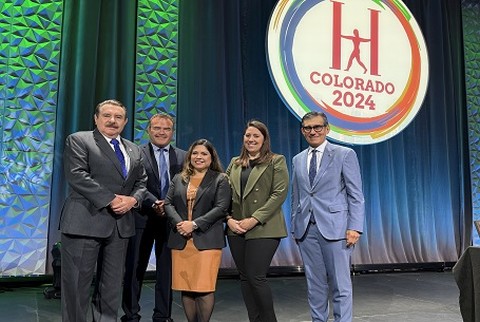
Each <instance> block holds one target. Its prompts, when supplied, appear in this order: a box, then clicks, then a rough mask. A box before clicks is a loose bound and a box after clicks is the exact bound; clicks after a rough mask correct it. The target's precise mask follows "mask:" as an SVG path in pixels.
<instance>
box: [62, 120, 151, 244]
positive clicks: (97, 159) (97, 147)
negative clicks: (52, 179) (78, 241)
mask: <svg viewBox="0 0 480 322" xmlns="http://www.w3.org/2000/svg"><path fill="white" fill-rule="evenodd" d="M122 144H123V145H124V146H125V149H126V150H127V153H128V155H129V157H130V169H129V171H128V175H127V178H126V179H124V178H123V176H122V170H121V166H120V162H119V161H118V159H117V156H116V155H115V152H114V151H113V149H112V147H111V146H110V143H109V142H107V140H105V138H104V137H103V135H102V134H101V133H100V132H99V131H98V130H97V129H95V130H94V131H93V132H92V131H88V132H87V131H85V132H77V133H74V134H71V135H69V136H68V137H67V139H66V141H65V151H64V154H63V157H64V160H63V162H64V170H65V177H66V179H67V181H68V183H69V185H70V187H71V189H72V191H71V193H70V195H69V196H68V197H67V199H66V201H65V203H64V205H63V209H62V214H61V219H60V229H61V231H62V233H64V234H72V235H79V236H88V237H98V238H106V237H108V236H110V235H111V234H112V232H113V229H114V228H115V226H118V232H119V234H120V236H121V237H131V236H133V235H134V234H135V226H134V218H133V214H132V211H129V212H127V213H126V214H124V215H122V216H120V215H116V214H115V213H114V212H113V211H111V209H110V207H109V204H110V202H111V201H112V200H113V199H114V198H115V194H122V195H129V196H132V197H134V198H135V199H137V201H138V202H140V203H141V202H142V201H143V198H144V195H145V193H146V191H147V189H146V187H145V184H146V182H147V174H146V173H145V168H144V166H143V164H142V158H141V153H140V148H139V147H138V146H137V145H135V144H134V143H132V142H130V141H128V140H125V139H122ZM115 224H116V225H115Z"/></svg>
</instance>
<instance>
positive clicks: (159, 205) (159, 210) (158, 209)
mask: <svg viewBox="0 0 480 322" xmlns="http://www.w3.org/2000/svg"><path fill="white" fill-rule="evenodd" d="M164 204H165V201H164V200H157V201H155V204H154V205H153V210H155V213H156V214H157V215H159V216H160V217H163V216H165V208H164V207H163V206H164Z"/></svg>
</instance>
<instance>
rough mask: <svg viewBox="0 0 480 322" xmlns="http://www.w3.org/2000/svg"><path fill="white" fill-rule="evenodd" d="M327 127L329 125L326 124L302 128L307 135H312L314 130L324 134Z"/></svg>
mask: <svg viewBox="0 0 480 322" xmlns="http://www.w3.org/2000/svg"><path fill="white" fill-rule="evenodd" d="M326 127H327V124H324V125H314V126H302V130H303V131H304V132H305V133H310V132H312V130H314V131H315V132H322V131H323V129H324V128H326Z"/></svg>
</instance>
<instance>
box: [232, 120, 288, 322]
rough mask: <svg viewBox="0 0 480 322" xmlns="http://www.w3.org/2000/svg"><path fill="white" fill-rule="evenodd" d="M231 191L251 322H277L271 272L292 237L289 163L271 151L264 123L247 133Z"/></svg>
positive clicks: (237, 256) (235, 243)
mask: <svg viewBox="0 0 480 322" xmlns="http://www.w3.org/2000/svg"><path fill="white" fill-rule="evenodd" d="M226 173H227V175H228V176H229V179H230V185H231V187H232V210H231V214H230V215H229V216H228V217H227V226H228V228H227V235H228V243H229V246H230V251H231V253H232V257H233V260H234V261H235V265H236V266H237V269H238V272H239V274H240V283H241V289H242V294H243V300H244V302H245V306H246V307H247V311H248V318H249V320H250V321H261V322H274V321H277V319H276V317H275V311H274V308H273V300H272V293H271V290H270V287H269V285H268V282H267V271H268V268H269V267H270V263H271V261H272V258H273V255H274V254H275V251H276V250H277V248H278V245H279V244H280V239H281V238H283V237H286V236H287V227H286V225H285V219H284V216H283V212H282V204H283V202H284V201H285V198H286V197H287V192H288V185H289V182H288V170H287V164H286V161H285V157H284V156H283V155H279V154H274V153H273V152H272V151H271V149H270V135H269V133H268V129H267V127H266V126H265V124H263V123H262V122H259V121H255V120H254V121H250V122H248V123H247V126H246V127H245V132H244V136H243V146H242V149H241V152H240V156H238V157H234V158H233V159H232V160H231V161H230V165H229V166H228V169H227V171H226Z"/></svg>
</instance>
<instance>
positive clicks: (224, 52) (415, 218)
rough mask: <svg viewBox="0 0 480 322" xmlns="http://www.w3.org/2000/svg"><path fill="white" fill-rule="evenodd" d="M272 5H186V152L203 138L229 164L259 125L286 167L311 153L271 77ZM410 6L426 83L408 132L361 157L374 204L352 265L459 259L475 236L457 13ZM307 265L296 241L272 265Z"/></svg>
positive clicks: (425, 4) (415, 1)
mask: <svg viewBox="0 0 480 322" xmlns="http://www.w3.org/2000/svg"><path fill="white" fill-rule="evenodd" d="M276 2H277V1H275V0H262V1H258V0H239V1H210V0H196V1H180V25H179V72H178V111H177V116H178V119H177V142H178V145H179V146H181V147H183V148H187V147H188V146H189V144H190V143H191V142H193V141H194V140H195V139H197V138H200V137H204V138H207V139H209V140H211V141H212V142H213V143H214V145H215V146H216V147H217V149H218V152H219V154H220V156H221V157H222V160H223V162H224V163H225V164H227V163H228V162H229V161H230V158H231V157H232V156H235V155H238V153H239V151H240V147H241V144H242V133H243V128H244V124H245V123H246V122H247V120H249V119H251V118H257V119H260V120H262V121H264V122H265V123H266V124H267V125H268V127H269V129H270V133H271V136H272V144H273V150H274V151H275V152H277V153H281V154H284V155H285V156H286V158H287V160H288V161H289V162H290V160H291V159H292V157H293V156H294V155H295V154H297V153H298V152H300V151H301V150H302V149H304V148H306V144H305V142H304V139H303V137H302V135H301V133H300V129H299V128H300V122H299V121H298V120H297V119H296V118H295V117H294V116H293V115H292V114H291V113H290V112H289V111H288V109H287V108H286V107H285V105H284V104H283V102H282V101H281V99H280V98H279V96H278V95H277V93H276V91H275V89H274V87H273V84H272V82H271V80H270V76H269V72H268V69H267V63H266V54H265V36H266V29H267V24H268V20H269V17H270V14H271V12H272V10H273V7H274V5H275V4H276ZM404 3H405V4H406V5H407V6H408V7H409V9H410V10H411V11H412V13H413V15H414V16H415V17H416V19H417V22H418V23H419V25H420V28H421V29H422V30H423V33H424V36H425V39H426V43H427V47H428V52H429V57H430V83H429V87H428V91H427V96H426V98H425V101H424V103H423V106H422V108H421V110H420V112H419V113H418V115H417V116H416V118H415V119H414V120H413V122H412V123H411V124H410V125H409V126H408V127H407V128H406V129H405V130H404V131H403V132H402V133H400V134H398V135H397V136H395V137H394V138H392V139H389V140H387V141H385V142H382V143H378V144H374V145H369V146H355V147H354V149H355V150H356V151H357V153H358V156H359V159H360V165H361V169H362V175H363V181H364V192H365V198H366V222H365V230H364V236H363V237H362V239H361V243H360V244H359V245H358V247H357V249H356V251H355V252H354V258H353V262H354V264H384V263H425V262H449V261H456V260H457V259H458V255H459V254H460V253H461V252H462V250H463V249H465V248H466V247H467V246H469V243H470V238H471V232H470V227H471V216H472V214H471V200H470V199H471V193H470V185H469V182H470V179H469V163H468V142H467V127H466V110H465V89H464V68H463V51H462V46H463V44H462V26H461V4H460V2H459V1H430V0H405V1H404ZM289 166H290V164H289ZM289 203H290V201H289V200H287V202H286V203H285V205H284V209H285V212H286V220H287V223H289V221H290V215H289V213H290V212H289ZM224 264H225V263H224ZM229 264H230V263H228V262H227V263H226V265H229ZM300 264H301V261H300V260H299V255H298V250H297V247H296V245H295V243H294V242H293V241H292V240H291V239H290V238H286V239H284V240H283V241H282V243H281V246H280V249H279V251H278V252H277V254H276V257H275V259H274V261H273V265H280V266H289V265H300Z"/></svg>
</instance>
